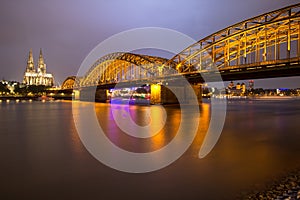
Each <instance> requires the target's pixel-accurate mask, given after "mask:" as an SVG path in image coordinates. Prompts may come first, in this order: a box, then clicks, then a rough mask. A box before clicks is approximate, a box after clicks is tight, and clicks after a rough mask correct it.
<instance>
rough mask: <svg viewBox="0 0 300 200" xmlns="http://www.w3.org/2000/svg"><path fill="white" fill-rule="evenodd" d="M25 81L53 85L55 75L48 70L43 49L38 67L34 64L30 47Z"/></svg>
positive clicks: (33, 83) (26, 82)
mask: <svg viewBox="0 0 300 200" xmlns="http://www.w3.org/2000/svg"><path fill="white" fill-rule="evenodd" d="M23 83H24V84H26V85H45V86H53V84H54V77H53V75H52V74H49V73H47V72H46V64H45V61H44V57H43V53H42V49H40V56H39V60H38V65H37V69H36V68H35V66H34V62H33V56H32V49H30V51H29V56H28V60H27V66H26V71H25V74H24V80H23Z"/></svg>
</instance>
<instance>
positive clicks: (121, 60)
mask: <svg viewBox="0 0 300 200" xmlns="http://www.w3.org/2000/svg"><path fill="white" fill-rule="evenodd" d="M167 61H168V59H165V58H160V57H154V56H147V55H139V54H133V53H122V52H117V53H112V54H108V55H105V56H103V57H101V58H100V59H98V60H97V61H96V62H95V63H94V64H93V65H92V67H91V68H90V70H89V71H88V72H87V73H86V75H85V76H84V77H83V78H82V80H81V81H80V86H95V85H103V84H114V83H117V82H126V81H136V80H143V79H151V78H154V77H159V76H162V75H163V73H166V70H163V69H162V66H163V64H164V63H166V62H167ZM171 64H172V63H171ZM172 65H173V68H175V64H174V63H173V64H172Z"/></svg>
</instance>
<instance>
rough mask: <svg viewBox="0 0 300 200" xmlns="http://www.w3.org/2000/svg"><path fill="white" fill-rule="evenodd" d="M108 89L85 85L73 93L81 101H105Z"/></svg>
mask: <svg viewBox="0 0 300 200" xmlns="http://www.w3.org/2000/svg"><path fill="white" fill-rule="evenodd" d="M107 93H108V90H107V89H98V88H95V87H87V88H84V89H82V90H80V91H78V92H77V95H76V93H75V100H76V97H77V98H78V100H81V101H90V102H94V101H97V102H107V101H108V94H107Z"/></svg>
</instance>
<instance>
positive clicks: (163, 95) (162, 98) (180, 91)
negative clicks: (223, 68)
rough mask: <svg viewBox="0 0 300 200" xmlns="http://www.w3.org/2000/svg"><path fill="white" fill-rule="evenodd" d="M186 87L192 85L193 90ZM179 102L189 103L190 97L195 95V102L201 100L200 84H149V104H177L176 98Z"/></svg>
mask: <svg viewBox="0 0 300 200" xmlns="http://www.w3.org/2000/svg"><path fill="white" fill-rule="evenodd" d="M187 87H192V88H193V90H188V89H187ZM174 92H176V94H177V95H178V97H179V98H181V102H184V103H191V99H192V98H193V97H194V95H196V97H197V103H201V102H202V85H200V84H199V85H172V86H171V85H169V86H165V85H159V84H153V85H151V99H150V103H151V104H178V103H179V101H178V98H177V97H176V95H175V94H174Z"/></svg>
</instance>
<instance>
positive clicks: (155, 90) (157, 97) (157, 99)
mask: <svg viewBox="0 0 300 200" xmlns="http://www.w3.org/2000/svg"><path fill="white" fill-rule="evenodd" d="M161 88H162V87H161V85H159V84H152V85H151V86H150V92H151V93H150V103H151V104H161V103H162V101H161Z"/></svg>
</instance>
